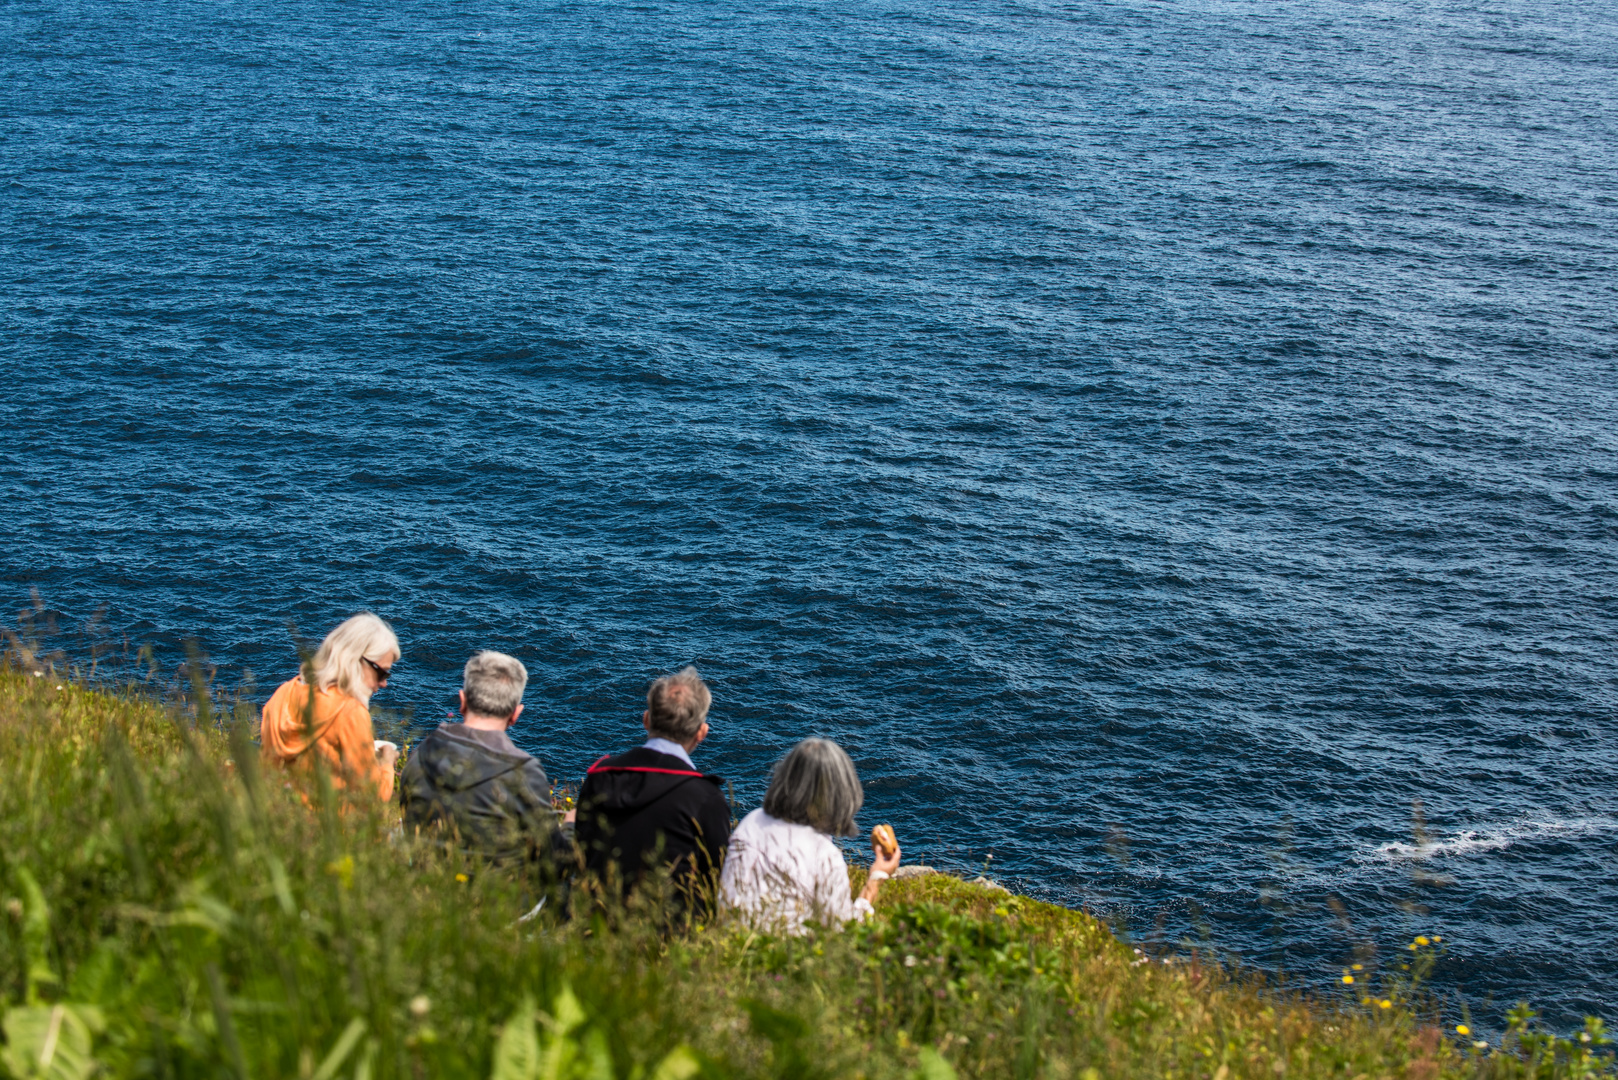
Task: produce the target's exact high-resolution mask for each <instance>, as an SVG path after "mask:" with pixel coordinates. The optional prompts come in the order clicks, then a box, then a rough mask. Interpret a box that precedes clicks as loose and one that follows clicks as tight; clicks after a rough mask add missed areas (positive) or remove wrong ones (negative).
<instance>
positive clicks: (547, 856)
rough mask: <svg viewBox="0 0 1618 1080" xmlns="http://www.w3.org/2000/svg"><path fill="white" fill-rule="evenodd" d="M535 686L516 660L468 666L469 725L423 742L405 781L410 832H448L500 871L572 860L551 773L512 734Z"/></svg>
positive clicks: (500, 657)
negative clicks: (554, 806)
mask: <svg viewBox="0 0 1618 1080" xmlns="http://www.w3.org/2000/svg"><path fill="white" fill-rule="evenodd" d="M527 685H528V670H527V669H526V668H524V667H523V666H522V663H521V662H520V661H518V660H517V659H516V658H515V657H512V656H507V655H506V654H504V653H497V652H480V653H477V654H476V655H474V656H473V657H472V659H470V660H468V661H467V662H466V670H465V671H464V673H463V675H462V681H461V721H462V722H461V723H459V724H454V723H445V724H440V725H439V726H438V728H437V729H436V730H435V731H433V732H432V733H431V734H430V735H428V736H427V737H426V738H425V739H423V740H422V741H421V743H419V744H418V745H417V746H416V748H415V749H414V750H413V751H412V752H411V754H410V760H409V761H408V762H406V764H405V767H404V773H403V775H402V776H401V777H400V784H399V801H400V802H401V803H402V804H403V806H404V821H405V826H406V827H407V828H412V827H413V828H418V829H438V830H441V831H442V834H443V836H444V838H445V839H446V840H447V841H449V842H454V843H458V844H459V846H460V847H461V848H463V849H464V850H466V851H469V852H471V853H473V854H477V855H481V856H483V857H484V858H487V859H490V860H492V861H495V862H499V863H527V864H532V863H540V864H551V863H553V862H554V861H555V860H556V859H557V858H558V857H565V853H566V851H567V849H568V846H569V845H568V844H567V841H566V838H565V836H564V835H563V834H562V829H561V827H560V826H561V817H560V815H558V814H557V813H556V811H555V810H553V809H552V808H551V782H550V780H549V779H548V778H547V777H546V776H545V769H544V768H543V767H542V766H541V765H540V763H539V759H538V758H535V757H534V756H533V755H532V754H529V753H527V752H526V751H523V750H521V749H519V748H518V747H517V745H516V744H515V743H513V742H512V741H511V736H509V735H508V734H506V732H507V729H509V728H510V727H511V725H512V724H515V723H516V722H517V717H519V716H521V715H522V695H523V690H524V689H525V688H526V687H527ZM545 868H546V869H551V868H552V867H551V866H550V865H546V867H545Z"/></svg>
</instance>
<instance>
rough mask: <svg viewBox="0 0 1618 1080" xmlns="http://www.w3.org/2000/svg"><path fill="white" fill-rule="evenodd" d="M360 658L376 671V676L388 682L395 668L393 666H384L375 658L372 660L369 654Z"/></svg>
mask: <svg viewBox="0 0 1618 1080" xmlns="http://www.w3.org/2000/svg"><path fill="white" fill-rule="evenodd" d="M360 659H361V660H362V661H364V662H365V664H366V665H368V666H369V667H370V669H371V670H372V671H374V672H376V677H377V678H379V679H381V680H382V681H383V682H387V681H388V676H389V675H392V674H393V669H392V668H391V667H383V666H382V665H381V664H379V663H377V662H376V661H375V660H372V659H371V658H370V657H369V656H362V657H360Z"/></svg>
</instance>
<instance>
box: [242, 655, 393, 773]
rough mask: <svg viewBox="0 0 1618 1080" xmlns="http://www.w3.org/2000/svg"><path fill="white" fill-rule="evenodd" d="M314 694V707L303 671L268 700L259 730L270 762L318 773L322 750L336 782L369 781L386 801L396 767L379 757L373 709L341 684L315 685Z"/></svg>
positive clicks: (265, 754) (267, 760) (300, 770)
mask: <svg viewBox="0 0 1618 1080" xmlns="http://www.w3.org/2000/svg"><path fill="white" fill-rule="evenodd" d="M312 696H313V698H314V702H313V710H312V711H310V697H311V691H310V689H309V686H308V684H307V683H305V682H304V681H303V677H302V676H301V675H300V676H295V677H294V678H292V679H289V680H287V681H286V682H284V683H282V684H281V685H280V687H279V688H278V689H277V690H276V691H275V693H274V694H272V695H270V700H269V701H267V702H265V704H264V722H263V724H262V725H261V726H260V730H259V741H260V742H261V743H262V745H263V754H264V761H265V763H266V764H273V765H279V766H281V767H282V768H286V769H291V770H295V771H298V772H302V773H305V774H312V773H313V772H314V764H315V759H314V755H315V754H316V753H318V754H319V755H320V756H321V757H323V758H324V759H325V761H326V768H327V770H328V771H329V772H330V774H331V786H332V787H334V788H337V789H339V790H343V789H363V788H366V787H369V788H371V789H373V790H374V791H375V792H376V794H377V795H378V796H380V797H381V799H382V801H383V802H388V801H389V800H391V799H392V798H393V770H392V769H389V768H386V767H384V766H383V765H382V764H381V763H380V762H378V761H377V760H376V741H375V740H376V731H375V729H373V728H372V727H371V713H370V710H369V709H367V708H366V707H365V706H364V705H361V704H360V703H359V699H358V698H354V697H350V696H349V695H348V694H345V693H344V692H343V691H341V690H338V689H337V688H336V687H332V688H330V689H326V690H315V691H313V695H312ZM311 733H313V736H314V737H313V739H311V738H310V735H311Z"/></svg>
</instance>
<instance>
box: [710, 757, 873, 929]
mask: <svg viewBox="0 0 1618 1080" xmlns="http://www.w3.org/2000/svg"><path fill="white" fill-rule="evenodd" d="M864 802H865V792H864V790H863V789H862V788H861V787H860V778H859V774H858V773H857V772H855V771H854V763H853V762H852V761H850V760H849V758H848V755H847V754H846V753H844V752H843V748H842V747H840V746H838V745H837V744H836V743H834V742H832V741H830V740H829V739H805V740H804V741H803V742H801V743H799V744H798V745H797V746H794V747H793V748H792V750H791V751H790V752H789V753H788V754H787V756H786V757H784V758H782V759H781V760H780V761H779V762H777V763H776V766H775V773H774V775H773V776H772V777H771V778H770V789H769V791H768V792H767V793H766V794H765V796H764V806H763V807H762V808H760V809H758V810H754V811H753V812H752V813H751V814H748V815H747V816H746V817H745V818H743V819H742V822H741V824H740V825H738V826H736V831H735V832H733V833H731V836H730V847H729V848H728V849H727V850H726V853H725V868H724V870H723V871H722V872H721V874H720V878H719V894H720V901H721V903H722V904H723V905H724V907H725V908H726V909H728V910H731V911H734V912H735V913H736V914H738V915H739V916H741V917H742V918H743V919H744V920H746V921H747V922H749V923H751V924H752V925H754V926H756V927H758V928H759V929H761V930H773V931H778V932H785V933H802V932H803V931H804V928H805V924H807V923H808V922H810V921H813V922H818V923H822V924H825V925H828V926H839V925H841V924H843V923H845V922H847V921H848V920H850V919H863V918H865V917H866V916H867V915H869V914H870V913H871V902H872V901H874V900H875V899H876V894H877V891H878V890H880V889H881V887H882V882H883V881H884V880H886V879H887V878H888V877H889V876H891V875H892V873H893V871H895V870H896V869H898V867H899V855H900V853H899V850H898V849H897V848H895V849H894V850H893V852H892V853H891V854H887V855H884V854H883V853H882V852H880V851H875V850H873V852H872V857H873V860H874V861H873V863H872V866H871V875H870V877H869V879H867V881H866V883H865V888H864V889H862V890H861V891H860V895H859V896H858V897H857V898H851V897H850V896H849V884H848V864H847V863H846V862H844V861H843V853H842V851H841V849H839V848H838V846H837V844H836V842H835V841H833V840H832V837H833V836H837V835H842V836H852V835H854V815H855V814H857V813H858V812H859V809H860V806H861V805H862V804H863V803H864Z"/></svg>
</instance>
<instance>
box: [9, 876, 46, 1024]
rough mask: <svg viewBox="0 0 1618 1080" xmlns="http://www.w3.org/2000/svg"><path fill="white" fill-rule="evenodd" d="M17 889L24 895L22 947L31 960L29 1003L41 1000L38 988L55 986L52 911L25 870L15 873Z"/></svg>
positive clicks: (42, 893) (29, 967)
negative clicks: (52, 961) (52, 959)
mask: <svg viewBox="0 0 1618 1080" xmlns="http://www.w3.org/2000/svg"><path fill="white" fill-rule="evenodd" d="M14 876H15V877H16V879H17V888H18V889H20V890H21V891H22V909H23V920H22V943H23V949H24V950H25V952H26V953H27V956H28V990H27V993H28V1002H29V1004H33V1003H34V1002H36V1001H38V1000H39V987H40V986H52V985H55V983H56V972H54V971H52V970H51V963H50V944H51V909H50V908H49V907H47V906H46V904H45V892H44V890H43V889H41V888H40V887H39V882H38V881H36V880H35V879H34V875H33V874H32V873H31V872H30V871H29V869H28V868H27V867H26V866H19V867H17V869H16V871H15V872H14Z"/></svg>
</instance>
